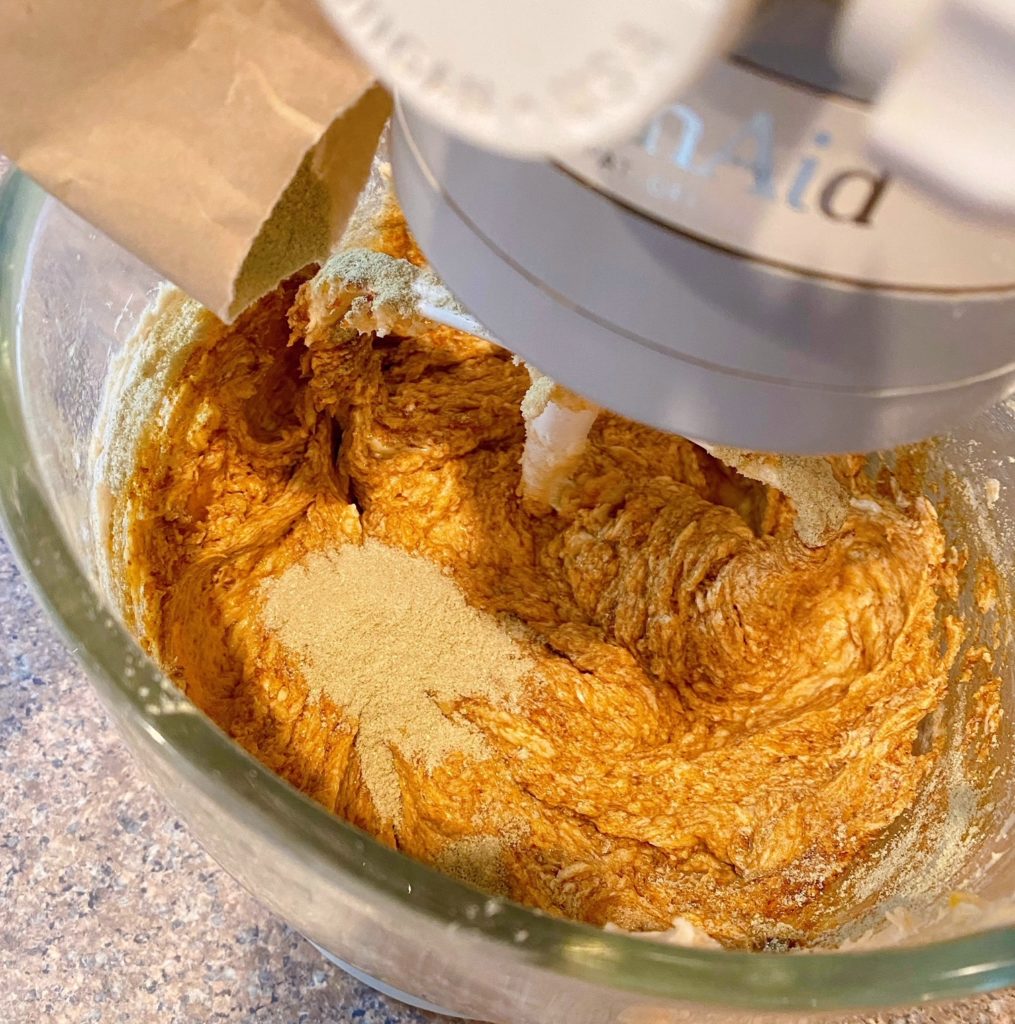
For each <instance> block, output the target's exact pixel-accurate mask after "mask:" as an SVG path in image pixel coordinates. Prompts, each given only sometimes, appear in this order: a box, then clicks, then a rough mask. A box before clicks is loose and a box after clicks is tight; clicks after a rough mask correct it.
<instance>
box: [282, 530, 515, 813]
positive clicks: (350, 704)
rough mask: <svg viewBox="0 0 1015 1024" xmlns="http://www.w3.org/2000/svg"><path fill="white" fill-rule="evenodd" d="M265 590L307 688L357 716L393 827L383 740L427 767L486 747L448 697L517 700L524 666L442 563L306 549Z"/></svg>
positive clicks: (366, 772)
mask: <svg viewBox="0 0 1015 1024" xmlns="http://www.w3.org/2000/svg"><path fill="white" fill-rule="evenodd" d="M263 593H264V607H263V612H262V614H263V621H264V625H265V627H266V628H267V629H268V630H270V631H271V632H273V633H275V634H277V636H278V638H279V640H280V641H281V642H282V644H283V645H284V646H285V647H286V648H287V649H288V650H290V651H292V652H293V654H294V655H295V656H296V657H297V658H298V659H299V661H300V662H301V665H302V668H303V672H304V676H305V678H306V682H307V686H308V687H309V689H310V692H311V695H312V696H313V697H314V698H315V699H320V698H321V697H327V698H328V699H329V700H331V701H333V702H334V703H335V704H336V705H338V706H339V707H341V708H343V709H344V710H345V711H346V713H347V714H348V715H349V716H350V718H352V719H354V720H355V721H356V724H357V734H356V744H355V745H356V751H357V753H358V755H359V758H360V763H361V764H362V768H363V782H364V784H365V785H366V787H367V789H368V791H369V793H370V796H371V798H372V799H373V801H374V805H375V806H376V808H377V811H378V813H379V814H380V815H381V816H382V817H384V818H387V819H390V820H391V821H393V822H394V823H395V824H396V825H397V824H399V823H400V821H401V817H402V802H401V792H400V789H399V783H398V774H397V771H396V767H395V759H394V756H393V754H392V750H393V749H395V750H398V751H399V752H400V753H401V754H402V756H403V757H405V758H407V759H408V760H411V761H414V762H416V763H418V764H421V765H423V766H424V767H425V768H427V769H428V770H432V769H433V768H435V767H436V766H437V765H439V764H440V763H441V762H442V761H443V760H444V759H445V758H446V757H448V756H449V755H451V754H454V753H461V754H464V755H465V756H467V757H470V758H475V759H483V758H486V757H489V756H490V754H491V751H490V750H489V748H488V747H487V745H486V742H485V740H484V738H483V736H482V735H481V733H479V732H478V731H477V730H476V729H474V728H473V727H472V726H471V725H469V723H467V722H466V721H464V720H462V719H456V718H454V717H453V712H452V711H451V707H452V705H453V704H454V703H455V701H456V700H458V699H460V698H462V697H479V698H484V699H486V700H488V701H490V702H491V703H494V704H497V705H500V706H509V707H510V706H513V705H516V704H517V701H518V698H519V695H520V692H521V684H522V681H523V679H524V677H525V676H526V674H528V673H529V672H530V671H531V670H532V668H533V663H532V661H531V659H530V658H529V657H527V656H526V655H525V653H524V652H523V650H522V648H521V646H520V644H519V642H518V641H516V640H515V639H514V638H513V637H512V636H511V635H510V634H509V633H508V631H507V630H506V628H505V627H504V626H503V625H502V624H501V623H500V622H498V620H497V619H495V618H494V617H493V616H490V615H486V614H484V613H482V612H479V611H477V610H476V609H474V608H472V607H470V606H469V605H468V604H467V603H466V601H465V597H464V596H463V595H462V592H461V591H460V590H459V588H458V586H457V585H456V584H455V582H454V581H453V580H452V579H451V578H450V577H449V576H447V575H445V574H444V573H443V572H442V571H441V569H440V568H438V567H437V566H436V565H433V564H432V563H430V562H428V561H426V560H425V559H423V558H419V557H417V556H414V555H411V554H409V553H408V552H405V551H402V550H400V549H397V548H390V547H387V546H386V545H384V544H381V543H380V542H379V541H375V540H370V539H368V540H366V541H365V542H364V543H363V544H362V545H354V544H350V545H346V546H343V547H340V548H338V549H336V550H333V551H324V552H315V553H313V554H311V555H309V556H308V557H307V558H306V559H304V561H303V562H301V563H299V564H297V565H294V566H292V567H290V568H289V569H287V570H286V571H285V572H284V573H283V574H282V575H281V576H280V577H278V578H277V579H274V580H271V581H269V582H267V583H266V584H265V585H264V588H263Z"/></svg>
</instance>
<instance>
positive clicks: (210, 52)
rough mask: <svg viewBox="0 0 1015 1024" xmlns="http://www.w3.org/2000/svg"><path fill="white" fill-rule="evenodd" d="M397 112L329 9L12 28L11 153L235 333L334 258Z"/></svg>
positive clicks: (127, 0)
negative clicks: (265, 304)
mask: <svg viewBox="0 0 1015 1024" xmlns="http://www.w3.org/2000/svg"><path fill="white" fill-rule="evenodd" d="M389 112H390V100H389V98H388V96H387V94H386V93H385V92H384V90H383V89H381V88H380V87H379V86H377V85H375V84H374V82H373V78H372V76H371V74H370V72H369V71H368V70H367V69H366V68H365V66H364V65H362V64H361V63H360V62H359V61H358V60H357V59H356V58H355V57H353V56H352V54H351V53H350V52H349V50H348V49H347V48H346V47H345V46H344V45H343V43H342V42H341V41H340V40H339V39H338V38H337V37H336V36H335V34H334V31H333V30H332V29H331V28H330V26H329V25H327V23H326V22H325V21H324V19H323V18H322V16H321V15H320V14H319V13H318V11H317V8H316V6H315V5H314V4H313V0H177V2H166V0H98V2H80V0H33V2H32V3H18V4H9V5H7V6H6V8H5V10H4V11H3V14H2V16H0V150H2V151H3V152H5V153H6V154H7V155H8V156H9V157H11V159H13V160H14V161H15V162H16V163H17V164H19V165H20V167H21V168H22V170H24V171H25V172H26V173H27V174H29V175H30V176H31V177H32V178H34V179H35V180H36V181H38V182H39V184H41V185H42V186H43V187H44V188H46V189H47V190H48V191H50V192H51V193H52V194H53V195H55V196H56V197H57V198H58V199H60V200H62V201H63V202H64V203H66V204H67V205H68V206H70V207H71V208H72V209H74V210H76V211H77V212H78V213H80V214H81V215H82V216H83V217H85V218H86V219H87V220H89V221H90V222H91V223H93V224H94V225H96V226H97V227H98V228H100V229H101V230H103V231H104V232H106V233H107V234H108V235H109V236H110V237H112V238H114V239H115V240H116V241H118V242H119V243H120V244H121V245H123V246H125V247H126V248H127V249H130V250H131V251H132V252H134V253H135V254H137V255H138V256H140V257H141V258H142V259H144V260H145V261H146V262H147V263H149V264H150V265H151V266H153V267H154V268H155V269H157V270H158V271H159V272H160V273H162V274H164V275H165V276H166V277H168V278H169V279H170V280H172V281H173V282H175V283H176V284H177V285H179V286H180V287H181V288H182V289H183V290H184V291H186V292H188V293H189V294H190V295H192V296H194V298H196V299H198V300H199V301H200V302H202V303H204V305H206V306H208V307H209V308H210V309H212V310H213V311H214V312H216V313H217V314H218V315H219V316H220V317H222V318H223V319H225V320H231V319H232V318H233V317H235V316H236V314H237V313H238V312H239V311H240V310H241V309H242V308H243V307H244V306H246V305H247V304H248V303H250V302H251V301H253V300H254V299H255V298H257V297H258V296H259V295H261V294H263V293H264V292H266V291H268V290H269V289H271V288H272V287H274V285H275V284H276V283H277V282H278V281H279V280H281V279H282V278H283V277H286V276H287V275H288V274H290V273H292V272H293V271H294V270H297V269H299V268H300V267H302V266H304V265H305V264H306V263H309V262H311V261H312V260H317V259H321V258H323V257H324V256H325V255H326V254H327V252H328V250H329V248H330V247H331V245H332V244H333V243H334V241H336V240H337V238H338V237H339V236H340V235H341V232H342V229H343V227H344V225H345V223H346V220H347V219H348V217H349V215H350V213H351V212H352V209H353V206H354V204H355V201H356V196H357V194H358V192H359V189H360V187H361V186H362V184H363V182H364V181H365V180H366V177H367V174H368V172H369V169H370V161H371V157H372V155H373V152H374V149H375V147H376V144H377V139H378V136H379V134H380V132H381V129H382V127H383V125H384V122H385V120H386V119H387V116H388V114H389Z"/></svg>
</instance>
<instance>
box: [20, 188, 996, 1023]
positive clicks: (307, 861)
mask: <svg viewBox="0 0 1015 1024" xmlns="http://www.w3.org/2000/svg"><path fill="white" fill-rule="evenodd" d="M0 257H2V259H0V505H2V511H3V517H4V519H5V521H6V528H7V532H8V536H9V537H10V540H11V542H12V544H13V546H14V549H15V551H16V552H17V555H18V557H19V559H20V561H21V564H22V566H23V568H24V570H25V572H26V574H27V575H28V577H29V578H30V579H31V580H32V581H33V583H34V586H35V588H36V591H37V593H38V595H39V598H40V600H41V601H42V603H43V604H44V605H45V606H46V607H47V608H48V610H49V612H50V613H51V615H52V616H53V618H54V620H55V621H56V622H57V623H58V625H59V626H60V628H61V629H62V631H63V635H64V637H65V638H66V640H67V642H68V644H69V645H70V646H71V647H72V648H73V649H74V650H75V652H76V653H77V654H78V656H79V657H80V659H81V661H82V663H83V664H84V666H85V667H86V669H87V671H88V673H89V675H90V676H91V679H92V682H93V684H94V686H95V687H96V689H97V690H98V692H99V693H100V695H101V697H102V699H103V700H104V702H105V704H106V706H107V708H108V709H109V711H110V713H111V715H112V716H113V718H114V719H115V720H116V722H117V723H118V725H119V727H120V729H121V730H122V733H123V735H124V737H125V738H126V740H127V742H128V744H129V745H130V747H131V748H132V749H133V751H134V754H135V756H136V758H137V759H138V761H139V762H140V763H141V764H142V765H143V766H144V767H145V769H146V770H147V772H148V774H149V775H150V777H151V779H152V780H153V781H154V783H155V785H156V786H157V787H158V789H159V790H160V791H161V792H162V793H163V794H164V795H165V797H166V798H167V799H168V800H169V801H170V803H171V804H172V805H173V806H174V807H175V808H176V810H177V811H178V812H179V814H180V816H181V817H182V818H183V819H184V820H185V821H186V822H187V824H188V825H189V827H190V829H191V830H192V831H193V833H194V834H195V835H196V836H197V837H198V838H199V840H200V841H201V842H202V843H203V844H204V845H205V847H206V848H207V850H208V851H209V853H211V855H212V856H213V857H215V859H216V860H218V862H219V863H220V864H222V866H223V867H224V868H225V869H226V870H227V871H228V872H229V873H230V874H232V875H233V876H234V877H235V878H237V879H238V880H239V881H240V882H241V883H242V884H243V885H245V886H246V887H247V888H248V889H249V890H250V891H251V892H252V893H254V894H255V895H256V896H257V897H259V898H260V899H261V900H262V901H263V902H264V903H265V904H266V905H267V906H269V907H270V908H271V909H272V910H273V911H275V912H276V913H278V914H279V915H280V916H282V917H283V918H285V919H286V920H287V921H289V922H290V923H291V924H292V925H293V926H294V927H295V928H297V929H299V930H300V931H301V932H302V933H303V934H304V935H306V936H307V937H309V938H310V939H311V940H312V941H314V942H315V943H317V944H318V945H319V946H320V947H322V949H324V950H327V951H328V952H329V953H330V954H332V955H333V956H334V957H337V958H339V959H341V960H342V961H345V962H347V963H348V964H350V965H352V967H354V968H355V969H357V970H358V971H360V972H363V973H365V974H366V975H368V976H369V977H371V978H373V979H376V980H378V981H379V982H380V983H382V984H383V985H387V986H391V987H394V988H396V989H398V990H401V991H403V992H406V993H411V994H412V995H413V996H415V997H417V998H420V999H423V1000H426V1001H428V1002H429V1003H431V1004H436V1005H438V1006H442V1007H447V1008H448V1009H449V1010H451V1011H454V1012H457V1013H459V1014H462V1015H466V1016H470V1017H475V1018H479V1019H482V1020H487V1021H497V1022H511V1024H543V1022H545V1021H547V1020H566V1021H568V1024H584V1022H589V1024H592V1022H597V1024H598V1022H602V1024H606V1022H609V1021H623V1022H625V1024H638V1022H645V1024H650V1022H651V1024H670V1022H672V1024H678V1022H687V1024H691V1022H693V1024H701V1022H707V1021H716V1022H735V1021H748V1020H749V1021H752V1022H760V1021H767V1020H782V1021H786V1020H794V1021H800V1020H811V1019H813V1017H814V1016H815V1015H816V1014H818V1013H820V1012H824V1013H830V1012H833V1011H839V1012H845V1011H848V1010H853V1009H858V1008H868V1007H874V1006H879V1007H880V1006H888V1005H907V1004H913V1003H916V1002H920V1001H925V1000H936V999H945V998H950V997H958V996H963V995H967V994H969V993H971V992H977V991H985V990H989V989H995V988H999V987H1002V986H1006V985H1009V984H1013V983H1015V927H1012V926H1010V925H1009V926H1004V925H1002V926H998V927H987V924H988V922H990V921H991V920H993V919H992V918H991V916H990V915H989V914H986V913H985V914H983V915H981V916H978V917H975V918H973V919H971V920H968V921H965V923H962V924H960V925H959V926H957V927H956V928H953V929H952V930H951V932H949V933H948V934H947V937H945V938H940V939H939V938H935V939H934V940H933V941H928V937H929V936H931V935H932V934H933V933H926V934H923V933H921V935H920V936H918V937H917V938H915V939H914V938H912V937H910V939H909V940H907V941H905V942H904V944H902V945H900V946H898V947H892V948H885V949H879V950H876V951H869V950H867V951H856V952H829V953H815V954H812V955H793V954H776V953H747V952H730V951H725V950H713V949H688V948H681V947H676V946H670V945H666V944H663V943H660V942H653V941H648V940H646V939H644V938H638V937H633V936H630V935H626V934H622V933H615V932H604V931H601V930H599V929H596V928H592V927H587V926H585V925H581V924H575V923H571V922H568V921H562V920H557V919H554V918H551V917H547V916H544V915H541V914H538V913H535V912H532V911H530V910H527V909H525V908H523V907H520V906H516V905H513V904H509V903H505V902H503V901H500V900H494V899H489V898H486V897H485V896H483V895H481V894H480V893H478V892H477V891H475V890H473V889H471V888H469V887H468V886H466V885H463V884H460V883H458V882H456V881H454V880H452V879H450V878H447V877H445V876H444V875H441V874H439V873H438V872H436V871H433V870H431V869H430V868H428V867H426V866H424V865H423V864H420V863H417V862H416V861H413V860H411V859H409V858H407V857H405V856H403V855H401V854H399V853H397V852H395V851H394V850H391V849H388V848H387V847H385V846H382V845H381V844H380V843H378V842H375V841H374V840H373V839H372V838H371V837H370V836H368V835H366V834H364V833H363V832H360V831H359V830H357V829H356V828H354V827H352V826H350V825H348V824H346V823H345V822H344V821H341V820H339V819H338V818H336V817H333V816H332V815H330V814H329V813H327V812H326V811H324V810H323V809H322V808H320V807H318V806H317V805H316V804H314V803H312V802H311V801H310V800H308V799H306V798H305V797H303V796H302V795H301V794H300V793H298V792H297V791H296V790H294V789H293V788H291V787H290V786H289V785H287V784H286V783H285V782H283V781H281V780H280V779H279V778H277V777H276V776H274V775H273V774H272V773H271V772H270V771H268V770H267V769H265V768H263V767H262V766H261V765H260V764H258V763H257V762H256V761H254V760H252V759H251V758H250V757H249V756H248V755H247V754H246V753H244V751H243V750H242V749H241V748H240V747H239V746H238V745H236V744H235V743H233V742H232V741H231V740H230V739H229V738H228V737H227V736H226V735H225V734H223V733H222V732H221V731H220V730H219V729H218V728H217V727H216V726H215V725H214V724H213V723H212V722H211V721H210V720H209V719H207V718H206V717H204V716H203V715H202V714H200V713H198V712H197V711H196V710H195V709H194V708H193V706H191V705H190V704H189V703H188V702H187V701H186V700H185V699H183V698H182V697H181V695H180V694H179V693H178V691H177V690H176V689H175V688H174V687H173V685H172V683H170V682H169V681H168V680H167V679H166V678H165V677H164V676H163V675H162V674H161V672H160V671H159V669H158V668H157V667H156V666H155V665H154V664H153V663H152V662H150V661H149V660H148V659H147V658H146V657H145V656H144V654H143V653H142V652H141V650H140V648H139V647H138V645H137V644H136V642H135V641H134V639H133V637H132V636H131V635H130V634H129V633H128V632H127V631H126V630H125V629H124V628H123V626H122V625H121V623H120V622H119V620H118V618H117V617H116V615H115V613H114V612H113V611H112V609H110V608H109V607H107V605H106V604H105V603H104V601H103V598H102V597H101V591H100V589H99V587H98V585H97V583H96V572H95V565H94V562H93V558H92V547H91V538H90V536H89V528H88V522H89V516H88V510H89V504H90V492H91V483H92V481H91V479H90V471H91V470H90V466H91V460H90V451H91V445H92V441H93V429H94V420H95V415H96V411H97V409H98V406H99V400H100V396H101V392H102V387H103V382H104V378H105V375H106V371H107V368H108V365H109V361H110V358H111V356H112V354H113V353H114V352H115V351H116V350H117V349H119V348H120V347H121V346H122V345H123V344H124V341H125V339H126V338H127V337H128V336H129V335H130V333H131V331H132V329H133V327H134V325H135V324H136V322H137V320H138V317H139V315H140V314H141V312H142V311H143V309H144V308H145V306H146V304H147V303H148V301H149V299H150V297H151V295H152V293H153V290H154V289H155V287H156V286H157V285H158V283H159V282H158V278H157V275H156V274H155V273H154V272H153V271H151V270H150V269H149V268H147V267H145V266H143V265H142V264H141V263H139V262H138V261H137V260H135V259H134V258H133V257H131V256H130V255H128V254H127V253H125V252H124V251H123V250H122V249H120V248H119V247H118V246H117V245H115V244H114V243H112V242H111V241H110V240H109V239H107V238H105V237H103V236H102V235H100V234H98V233H96V232H95V231H93V230H92V229H91V228H89V227H88V226H87V225H86V224H84V223H83V222H82V221H80V220H79V219H78V218H77V217H75V216H74V215H73V214H71V213H70V212H69V211H68V210H66V209H65V208H64V207H62V206H61V205H59V204H58V203H56V202H55V201H53V200H51V199H49V198H47V197H46V196H45V195H44V194H43V193H42V191H41V190H40V189H39V188H38V187H37V186H36V185H34V184H33V183H32V182H31V181H29V180H28V179H26V178H25V177H23V176H21V175H19V174H17V173H16V172H15V173H11V174H9V175H8V176H7V177H6V179H5V180H4V181H3V182H2V184H0ZM949 443H950V444H952V456H951V457H953V458H954V459H956V460H964V461H968V459H969V455H968V451H969V446H970V444H973V443H975V444H976V445H977V446H978V448H977V450H978V451H980V452H981V454H982V458H983V460H984V465H985V467H986V472H985V475H989V476H993V477H996V478H998V479H999V480H1000V481H1001V486H1002V503H1003V502H1004V500H1005V499H1004V494H1005V491H1006V490H1007V489H1009V488H1010V487H1013V486H1015V468H1013V466H1012V464H1011V462H1009V460H1008V455H1009V453H1011V454H1012V455H1015V428H1013V421H1012V419H1011V416H1010V414H1009V413H1008V412H1007V411H1005V410H1003V409H1002V410H994V411H992V412H991V413H990V414H985V415H984V416H983V417H981V418H980V420H979V421H977V423H976V424H974V425H973V426H972V427H971V428H970V430H969V432H968V434H967V436H964V437H961V438H956V439H954V441H953V442H949ZM1011 461H1012V462H1015V459H1012V460H1011ZM1008 493H1015V492H1012V491H1010V490H1009V491H1008ZM1008 553H1010V552H1008ZM1011 682H1012V678H1011V676H1008V678H1007V679H1006V683H1007V684H1008V685H1009V690H1010V685H1011ZM1009 696H1010V693H1009ZM1008 706H1009V707H1012V706H1015V703H1013V702H1012V701H1011V700H1009V701H1008ZM1007 760H1008V761H1009V762H1010V761H1011V760H1012V759H1011V758H1010V757H1008V758H1007ZM1010 788H1011V787H1009V789H1010ZM977 857H978V858H979V859H980V860H981V861H983V862H984V863H986V864H988V865H989V870H987V871H986V872H980V874H979V877H978V879H977V881H976V883H975V885H976V891H977V892H978V893H979V894H980V895H981V896H982V897H983V898H984V899H985V900H998V899H1000V898H1001V897H1004V896H1009V895H1011V893H1013V892H1015V851H1013V850H1012V849H1011V848H1010V844H1009V842H1008V839H1007V828H1006V826H1005V825H1004V822H1003V820H1002V818H999V819H998V821H997V823H996V826H995V827H994V828H993V829H992V835H991V836H990V838H989V840H988V841H987V842H986V843H984V844H982V847H981V849H980V850H979V852H978V853H977ZM1009 920H1015V916H1013V917H1011V918H1009Z"/></svg>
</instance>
